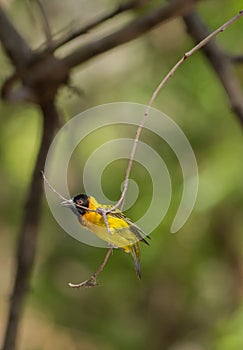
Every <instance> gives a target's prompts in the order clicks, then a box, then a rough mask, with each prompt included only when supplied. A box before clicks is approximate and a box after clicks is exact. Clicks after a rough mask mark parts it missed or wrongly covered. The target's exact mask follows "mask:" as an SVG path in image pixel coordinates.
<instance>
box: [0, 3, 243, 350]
mask: <svg viewBox="0 0 243 350" xmlns="http://www.w3.org/2000/svg"><path fill="white" fill-rule="evenodd" d="M3 3H4V4H5V6H6V10H7V11H8V14H9V16H10V17H11V19H12V21H13V22H14V24H15V25H16V26H17V28H19V29H20V31H21V33H22V35H23V36H24V37H25V38H26V40H28V42H29V43H30V44H31V46H32V47H34V48H38V47H39V46H40V45H41V44H42V43H43V42H44V35H43V30H42V27H41V24H40V21H39V12H38V7H37V6H36V3H35V2H34V1H17V0H15V1H14V0H12V1H10V0H9V1H7V0H5V1H4V2H3ZM158 3H159V2H158V1H157V2H156V1H151V2H150V4H149V5H148V6H155V5H156V4H158ZM115 5H117V2H116V1H114V0H102V1H88V0H86V1H81V2H79V1H77V0H72V1H63V2H60V1H57V0H52V1H50V2H48V1H46V7H47V10H48V16H49V20H50V24H51V28H52V30H53V32H55V33H57V32H60V31H61V30H63V28H69V27H70V23H72V25H73V26H74V27H75V26H78V25H80V24H81V23H83V22H84V23H88V22H89V20H91V19H93V18H95V17H96V16H99V15H100V14H102V13H104V11H109V9H110V8H112V7H114V6H115ZM197 8H198V12H199V13H200V14H201V16H202V18H203V19H204V20H205V22H206V23H207V25H208V27H209V28H210V29H211V30H213V29H215V28H216V27H217V26H219V25H221V24H222V23H224V22H225V21H226V20H227V19H228V18H230V17H231V16H233V15H235V14H236V13H237V12H238V11H239V10H240V8H239V1H236V0H232V1H227V0H223V1H219V0H208V1H202V2H201V3H199V5H198V6H197ZM138 11H139V10H138ZM137 15H138V14H137V13H136V11H134V12H132V13H127V14H123V15H122V16H121V18H120V19H119V20H116V19H114V20H111V21H109V23H108V25H106V26H105V27H104V28H103V27H102V28H101V29H100V33H101V32H102V31H103V32H104V33H105V32H106V31H107V32H108V31H110V30H112V29H113V28H117V26H118V25H122V23H126V22H127V21H128V20H129V19H131V18H132V17H133V16H137ZM242 26H243V24H242V20H239V21H238V22H237V23H236V24H234V25H233V26H232V27H230V28H229V29H228V30H227V31H225V32H224V33H223V34H221V35H220V36H219V37H218V38H217V41H218V43H219V44H220V45H221V47H222V48H223V49H224V50H226V51H228V52H230V53H242V50H243V43H242ZM65 30H66V29H65ZM92 35H93V34H92ZM82 40H83V41H85V40H88V39H86V37H84V38H82ZM192 46H193V42H192V40H191V39H190V37H189V36H188V35H187V33H186V30H185V25H184V23H183V20H182V19H175V20H171V21H169V22H168V23H166V24H162V25H161V26H157V27H156V29H153V30H152V31H151V32H149V33H148V34H146V35H144V36H142V37H141V38H139V39H136V40H135V41H132V42H130V43H128V44H125V45H123V46H120V47H118V48H116V49H113V50H112V51H109V52H107V53H105V54H103V55H101V56H98V57H96V58H94V59H92V60H90V61H89V62H87V63H85V64H84V65H82V66H79V67H77V68H76V69H75V71H74V72H73V74H72V85H73V86H76V87H78V88H79V89H80V90H81V93H80V94H79V95H77V94H75V92H74V91H72V90H70V89H69V88H67V87H65V88H63V89H62V90H61V91H60V92H59V95H58V108H59V111H60V114H61V119H62V121H63V122H65V121H67V120H69V119H70V118H72V117H73V116H75V115H76V114H77V113H80V112H81V111H84V110H86V109H87V108H91V107H94V106H96V105H99V104H104V103H110V102H120V101H130V102H138V103H142V104H146V103H147V102H148V100H149V98H150V97H151V95H152V92H153V90H154V89H155V87H156V86H157V84H158V83H159V81H160V80H161V79H162V78H163V76H164V75H165V74H166V73H167V72H168V71H169V69H170V68H171V67H172V65H173V64H174V63H176V61H177V60H178V59H179V58H180V57H181V56H182V55H183V54H184V52H186V51H188V49H189V48H191V47H192ZM69 48H70V47H69V46H67V47H65V48H64V49H62V50H60V52H59V53H58V54H59V55H60V57H61V56H62V55H64V54H65V50H67V51H68V50H69ZM11 71H12V67H11V64H10V63H9V61H8V59H7V57H6V56H5V54H4V53H3V51H1V52H0V79H1V80H2V81H3V80H4V78H5V77H6V76H7V75H8V74H10V72H11ZM236 73H237V76H238V78H239V81H240V82H242V84H243V67H242V66H241V65H237V67H236ZM154 107H156V108H158V109H159V110H161V111H163V112H164V113H166V114H168V115H169V116H170V117H171V118H173V120H174V121H175V122H176V123H177V124H178V125H179V126H180V127H181V128H182V130H183V131H184V133H185V134H186V136H187V137H188V139H189V141H190V143H191V145H192V147H193V150H194V152H195V155H196V158H197V161H198V166H199V175H200V186H199V193H198V198H197V202H196V205H195V208H194V211H193V213H192V215H191V216H190V219H189V220H188V222H187V223H186V224H185V226H184V227H183V228H182V229H181V230H180V231H179V232H178V233H177V234H176V235H172V234H171V233H170V232H169V228H170V225H171V222H172V220H173V217H174V215H175V213H176V209H177V206H178V203H179V200H180V196H181V186H182V184H181V182H182V181H181V180H182V177H181V172H180V167H179V164H178V162H177V160H176V157H175V155H174V154H173V152H172V151H170V150H169V148H168V147H167V146H166V144H165V143H163V144H161V143H160V140H158V139H157V138H156V136H155V135H153V134H149V133H146V132H145V133H144V134H143V136H142V140H144V141H146V142H147V143H148V144H150V145H152V146H153V147H155V148H156V149H157V150H158V151H159V152H160V154H161V155H162V157H163V159H164V161H165V162H166V164H167V167H168V169H169V171H170V174H171V177H172V185H173V198H172V203H171V206H170V209H169V211H168V214H167V216H166V218H165V220H163V222H162V223H161V224H160V226H159V227H158V228H157V229H156V231H155V232H154V233H153V234H152V236H151V237H152V239H151V244H150V247H147V246H143V247H142V280H141V281H138V280H137V278H136V275H135V273H134V269H133V266H132V259H131V258H130V256H128V255H126V254H124V253H123V252H121V251H115V252H114V253H113V255H112V257H111V259H110V261H109V263H108V265H107V266H106V268H105V270H104V271H103V272H102V274H101V275H100V278H99V281H100V283H101V286H100V287H98V288H93V289H84V290H73V289H70V288H69V287H68V282H70V281H72V282H75V281H76V282H79V281H81V280H84V279H86V278H87V277H89V276H90V274H92V272H93V271H94V270H95V269H96V267H97V266H98V264H99V263H100V261H101V260H102V258H103V256H104V254H105V250H103V249H99V248H94V247H90V246H86V245H84V244H82V243H80V242H78V241H76V240H74V239H72V238H71V237H70V236H69V235H67V234H66V233H65V232H64V231H63V230H62V229H61V228H60V227H59V226H58V224H57V223H56V222H55V220H54V219H53V217H52V215H51V212H50V210H49V208H48V206H47V204H46V201H45V198H44V200H43V208H42V221H41V227H40V235H39V239H38V252H37V260H36V262H35V265H34V268H33V276H32V279H31V288H30V290H29V293H28V297H27V302H26V307H25V310H24V314H23V318H22V322H21V327H20V334H19V340H18V349H19V350H34V349H42V350H52V349H59V350H62V349H63V350H64V349H65V350H75V349H87V350H96V349H97V350H98V349H101V350H112V349H147V348H150V349H166V350H167V349H169V350H204V349H207V350H208V349H215V350H239V349H242V348H243V332H242V322H243V307H242V306H243V305H242V296H243V260H242V259H243V256H242V250H243V237H242V234H243V186H242V183H243V182H242V179H243V161H242V156H243V137H242V126H240V123H239V122H238V121H237V118H236V117H235V115H234V114H233V112H231V111H230V109H229V104H228V99H227V96H226V94H225V91H224V90H223V88H222V86H221V84H220V82H219V81H218V79H217V78H216V76H215V73H214V72H213V70H212V68H211V67H210V65H209V63H208V62H207V60H206V59H205V57H204V56H203V54H202V53H200V52H197V53H196V54H195V56H193V57H191V58H190V59H188V60H187V61H186V62H185V63H184V64H183V66H181V67H180V69H179V70H178V71H177V72H176V74H175V76H174V77H173V78H172V79H171V80H170V81H169V82H168V84H167V86H166V87H165V88H164V89H163V90H162V91H161V93H160V94H159V96H158V98H157V99H156V101H155V103H154ZM39 113H40V112H39V110H38V109H37V108H35V107H33V106H31V105H27V104H22V105H21V104H19V105H10V104H9V105H7V104H6V103H3V102H0V135H1V136H0V161H1V168H0V182H1V186H0V210H1V218H0V224H1V234H0V242H1V243H0V341H2V339H3V335H4V330H5V326H6V318H7V312H8V306H9V298H10V294H11V288H12V284H13V278H14V271H15V251H16V243H17V232H18V227H19V225H20V221H21V217H22V212H23V205H24V198H25V196H26V191H27V189H28V184H29V182H30V178H31V174H32V170H33V166H34V161H35V158H36V153H37V150H38V147H39V141H40V134H41V119H40V115H39ZM113 132H115V133H117V131H116V130H109V131H108V133H106V135H107V134H108V135H109V137H110V138H111V139H112V137H113V134H112V133H113ZM134 132H135V129H133V128H131V127H129V128H127V129H126V128H123V129H122V130H121V136H122V137H132V135H134ZM99 137H100V139H99ZM109 137H108V139H109ZM99 142H102V131H101V132H100V136H99V134H96V135H93V136H92V135H90V139H89V140H87V144H84V145H83V146H81V148H82V147H85V148H84V151H83V153H82V155H83V162H84V163H85V157H87V156H88V154H89V153H90V152H92V145H93V146H94V149H95V147H96V146H97V145H98V144H99ZM86 148H87V149H88V148H89V150H88V152H87V154H86V153H85V150H86ZM78 161H80V160H78ZM75 162H76V163H77V160H76V161H75V157H74V160H73V163H72V166H71V169H70V172H69V183H70V187H71V190H72V191H73V192H74V193H75V192H82V188H78V184H80V177H82V174H80V173H77V171H76V169H79V171H80V164H78V165H77V164H76V165H77V168H76V167H75ZM126 164H127V163H126V161H119V162H115V163H114V164H113V165H111V166H110V167H109V168H108V169H106V172H105V173H104V175H103V178H102V182H103V186H104V192H105V193H106V195H107V196H108V197H109V198H110V199H112V200H116V199H117V198H118V197H119V193H120V184H121V180H122V174H123V172H125V168H126ZM94 171H95V169H94ZM111 174H112V175H111ZM60 176H61V174H60ZM111 176H112V178H114V181H113V182H111V181H110V177H111ZM132 178H133V179H134V180H135V181H136V182H137V183H138V185H139V184H140V185H141V188H142V191H141V193H140V196H139V198H138V201H137V202H136V203H135V205H134V206H133V207H132V208H130V209H129V213H128V214H129V217H131V218H132V219H134V220H136V219H137V218H139V216H140V214H141V213H143V212H144V210H146V206H148V205H149V203H150V199H151V198H150V195H151V194H150V192H151V184H150V183H149V177H148V174H147V173H146V172H145V171H144V169H143V168H141V167H139V165H138V164H136V165H135V167H134V169H133V173H132ZM145 179H146V181H145ZM145 182H146V183H148V186H147V187H145V186H144V183H145ZM161 186H163V184H161Z"/></svg>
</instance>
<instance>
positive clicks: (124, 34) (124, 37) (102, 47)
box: [63, 0, 200, 68]
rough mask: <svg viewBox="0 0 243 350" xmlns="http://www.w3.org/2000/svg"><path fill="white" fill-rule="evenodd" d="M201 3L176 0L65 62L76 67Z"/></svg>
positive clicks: (76, 53) (84, 46)
mask: <svg viewBox="0 0 243 350" xmlns="http://www.w3.org/2000/svg"><path fill="white" fill-rule="evenodd" d="M199 1H200V0H174V1H172V2H171V3H169V4H167V5H164V6H163V7H159V8H156V9H154V10H151V11H150V12H148V13H146V14H145V15H143V16H140V17H139V18H136V19H135V20H134V21H132V22H130V23H129V24H127V25H125V26H124V27H123V28H121V29H119V30H117V31H115V32H114V33H112V34H110V35H108V36H105V37H103V38H101V39H96V40H93V41H91V42H89V43H87V44H86V45H83V46H82V47H80V48H78V49H77V50H76V51H74V52H72V53H71V54H69V55H68V56H66V57H64V58H63V61H64V62H65V64H66V65H67V66H68V67H69V68H72V67H75V66H77V65H78V64H80V63H82V62H85V61H87V60H88V59H90V58H93V57H95V56H97V55H99V54H101V53H104V52H106V51H108V50H110V49H112V48H114V47H117V46H119V45H122V44H124V43H127V42H129V41H131V40H134V39H136V38H137V37H139V36H141V35H142V34H144V33H146V32H147V31H149V30H151V29H152V28H153V27H155V26H156V25H158V24H159V23H162V22H165V21H167V20H168V19H171V18H174V17H177V16H182V15H184V14H186V13H187V12H188V11H189V10H191V9H192V7H193V6H195V4H196V3H197V2H199Z"/></svg>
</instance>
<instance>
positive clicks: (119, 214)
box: [109, 210, 150, 245]
mask: <svg viewBox="0 0 243 350" xmlns="http://www.w3.org/2000/svg"><path fill="white" fill-rule="evenodd" d="M109 215H110V216H113V217H115V218H118V219H121V220H124V221H125V222H126V223H127V224H128V225H129V229H130V231H131V232H132V233H133V234H134V235H135V236H136V237H137V238H138V240H139V241H142V242H144V243H146V244H147V245H149V243H148V242H147V241H146V239H145V237H146V238H149V239H150V237H149V236H147V235H146V233H145V232H144V231H143V230H142V229H141V228H140V227H138V226H137V225H136V224H134V222H132V221H131V220H130V219H128V218H127V217H126V215H124V214H123V213H122V212H121V211H120V210H116V211H114V212H110V213H109Z"/></svg>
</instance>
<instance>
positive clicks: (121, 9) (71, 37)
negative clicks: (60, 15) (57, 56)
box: [51, 0, 145, 51]
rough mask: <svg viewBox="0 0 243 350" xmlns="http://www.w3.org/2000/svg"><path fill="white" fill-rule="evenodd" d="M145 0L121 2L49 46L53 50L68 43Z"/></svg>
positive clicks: (142, 3)
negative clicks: (110, 10) (108, 11)
mask: <svg viewBox="0 0 243 350" xmlns="http://www.w3.org/2000/svg"><path fill="white" fill-rule="evenodd" d="M144 3H145V1H141V0H132V1H128V2H126V3H121V4H120V5H119V6H118V7H117V8H116V9H114V10H113V11H112V12H111V13H108V14H106V15H104V16H102V17H101V18H98V19H95V20H94V21H93V22H90V23H89V24H87V25H86V26H84V27H82V28H79V29H77V30H74V31H73V32H71V33H69V34H67V35H65V36H64V37H63V38H61V39H59V40H56V41H55V42H53V44H52V46H51V50H52V51H55V50H57V49H58V48H60V47H61V46H64V45H65V44H67V43H69V42H70V41H72V40H74V39H76V38H78V37H79V36H81V35H83V34H86V33H88V32H89V31H91V30H92V29H94V28H96V27H98V26H99V25H101V24H102V23H104V22H106V21H108V20H109V19H112V18H114V17H115V16H117V15H120V14H122V13H124V12H126V11H129V10H132V9H134V8H137V7H140V6H141V5H144Z"/></svg>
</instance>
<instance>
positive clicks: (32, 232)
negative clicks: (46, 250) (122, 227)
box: [3, 101, 58, 350]
mask: <svg viewBox="0 0 243 350" xmlns="http://www.w3.org/2000/svg"><path fill="white" fill-rule="evenodd" d="M41 109H42V113H43V119H44V125H43V134H42V140H41V145H40V149H39V153H38V156H37V159H36V164H35V168H34V172H33V175H32V180H31V184H30V187H29V193H28V194H27V198H26V203H25V209H24V215H23V221H22V225H21V228H20V232H19V242H18V247H17V271H16V276H15V282H14V288H13V294H12V297H11V304H10V310H9V316H8V321H7V330H6V333H5V339H4V345H3V350H14V349H15V347H16V338H17V331H18V326H19V321H20V317H21V314H22V311H23V307H24V302H25V298H26V292H27V291H28V289H29V284H30V276H31V270H32V266H33V264H34V260H35V255H36V245H37V237H38V227H39V221H40V206H41V198H42V193H43V185H42V176H41V170H42V169H44V165H45V160H46V156H47V152H48V150H49V147H50V144H51V142H52V140H53V137H54V131H55V126H56V123H57V120H58V114H57V110H56V107H55V105H54V102H52V101H50V102H49V103H46V104H45V105H43V106H41Z"/></svg>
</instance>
